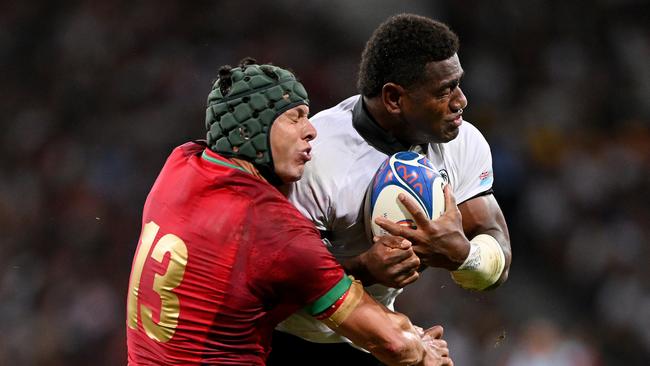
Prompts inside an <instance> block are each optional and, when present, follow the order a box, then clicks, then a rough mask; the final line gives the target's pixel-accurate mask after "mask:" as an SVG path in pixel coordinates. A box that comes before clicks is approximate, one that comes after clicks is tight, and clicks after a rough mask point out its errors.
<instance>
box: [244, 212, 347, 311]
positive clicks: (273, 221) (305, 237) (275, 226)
mask: <svg viewBox="0 0 650 366" xmlns="http://www.w3.org/2000/svg"><path fill="white" fill-rule="evenodd" d="M256 211H257V212H256V216H257V217H258V222H263V227H262V228H261V230H260V231H259V233H258V240H259V241H261V242H263V243H264V246H263V247H262V250H264V252H262V253H259V255H260V257H261V258H260V260H259V261H258V263H261V264H262V266H265V267H267V270H265V271H260V274H261V275H263V278H260V281H259V283H262V284H263V287H262V288H261V290H262V291H265V292H267V293H268V294H269V297H270V298H275V299H276V301H278V302H283V303H292V304H296V305H297V306H299V307H304V306H307V305H311V304H312V303H314V302H316V301H317V300H320V299H321V298H323V297H324V296H325V298H326V299H327V298H328V297H327V296H326V295H327V294H328V293H330V292H331V291H332V290H334V292H333V293H330V295H329V296H330V297H331V296H335V295H336V293H338V291H341V289H343V290H345V291H347V288H346V287H345V286H346V282H345V280H344V281H343V283H341V281H342V279H344V277H345V273H344V271H343V268H342V267H341V265H340V264H339V263H338V262H337V261H336V259H335V258H334V257H333V256H332V254H331V253H330V252H329V251H328V250H327V248H326V247H325V246H324V245H323V243H322V242H321V239H320V235H319V234H318V231H317V230H316V229H315V228H314V226H313V224H312V223H311V222H309V221H308V220H307V219H306V218H304V217H303V216H302V215H301V214H300V213H299V212H298V211H296V209H295V208H294V207H293V206H291V204H290V203H289V202H287V201H286V200H285V201H284V202H279V203H269V204H265V205H262V206H260V207H258V209H257V210H256ZM347 287H349V284H347ZM340 295H342V294H340ZM340 295H339V297H340ZM335 300H336V299H334V301H335ZM322 301H323V300H322ZM322 301H321V303H322ZM324 301H325V302H326V301H327V300H324ZM332 303H333V302H332Z"/></svg>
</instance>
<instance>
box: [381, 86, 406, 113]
mask: <svg viewBox="0 0 650 366" xmlns="http://www.w3.org/2000/svg"><path fill="white" fill-rule="evenodd" d="M404 92H405V90H404V88H403V87H402V86H401V85H399V84H395V83H386V84H384V86H383V87H382V88H381V100H382V102H383V103H384V107H385V108H386V111H388V113H390V114H400V113H401V112H402V104H401V103H402V98H403V96H404Z"/></svg>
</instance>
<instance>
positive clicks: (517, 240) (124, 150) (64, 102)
mask: <svg viewBox="0 0 650 366" xmlns="http://www.w3.org/2000/svg"><path fill="white" fill-rule="evenodd" d="M648 5H649V4H648V2H647V1H642V0H594V1H589V2H587V1H568V0H549V1H542V0H527V1H515V0H505V1H498V2H496V1H479V0H456V1H424V0H422V1H389V0H376V1H372V0H354V1H350V0H328V1H323V0H314V1H297V0H275V1H185V2H180V1H151V0H141V1H135V2H134V1H125V0H114V1H100V0H96V1H62V2H58V1H57V2H54V1H51V2H48V1H42V2H33V1H17V0H7V1H3V2H2V3H0V65H1V70H2V71H1V72H0V83H1V84H0V113H1V116H2V120H1V121H2V122H1V124H0V126H1V127H2V128H1V133H0V142H1V145H0V152H1V155H0V156H1V157H0V254H1V255H0V364H2V365H121V364H125V360H126V347H125V307H126V306H125V297H126V288H127V282H128V276H129V272H130V267H131V260H132V255H133V252H134V249H135V247H136V245H137V240H138V235H139V231H140V220H141V217H140V214H141V209H142V205H143V203H144V200H145V198H146V195H147V193H148V190H149V189H150V187H151V185H152V183H153V181H154V179H155V177H156V175H157V173H158V171H159V169H160V167H161V166H162V164H163V162H164V160H165V159H166V157H167V155H168V153H169V152H170V151H171V149H172V148H173V147H174V146H177V145H179V144H181V143H183V142H185V141H187V140H190V139H195V138H203V136H204V125H203V123H204V122H203V121H204V107H205V100H206V96H207V94H208V92H209V90H210V87H211V84H212V81H213V80H214V79H215V76H216V72H217V69H218V67H219V66H220V65H223V64H236V63H237V62H238V61H239V60H240V59H241V58H243V57H244V56H253V57H255V58H257V59H258V60H259V61H262V62H273V63H275V64H277V65H280V66H286V67H290V68H292V69H293V70H294V71H295V72H296V73H297V74H298V75H299V77H300V78H301V79H302V81H303V83H304V85H305V86H306V87H307V89H308V91H309V94H310V99H311V101H312V106H311V109H312V112H316V111H319V110H321V109H324V108H326V107H329V106H332V105H334V104H335V103H337V102H338V101H339V100H341V99H343V98H345V97H347V96H350V95H352V94H355V93H356V73H357V65H358V62H359V58H360V53H361V50H362V49H363V46H364V44H365V41H366V40H367V39H368V37H369V36H370V34H371V32H372V30H373V29H374V28H375V27H376V26H377V25H378V24H379V23H381V22H382V21H383V20H384V19H385V18H387V17H388V16H390V15H392V14H396V13H399V12H414V13H418V14H421V15H426V16H430V17H433V18H436V19H439V20H442V21H445V22H447V23H448V24H449V25H450V26H451V28H452V29H454V30H455V31H456V32H457V33H458V34H459V35H460V38H461V49H460V52H459V55H460V60H461V63H462V65H463V67H464V69H465V72H466V76H465V78H464V81H463V85H462V87H463V88H464V92H465V94H466V95H467V97H468V100H469V106H468V108H467V110H466V113H465V116H466V119H467V120H468V121H471V122H473V123H474V124H475V125H476V126H478V127H479V129H480V130H481V131H483V133H484V134H485V136H486V137H487V139H488V141H489V142H490V144H491V147H492V153H493V158H494V169H495V191H496V196H497V199H498V200H499V202H500V204H501V206H502V209H503V211H504V212H505V215H506V217H507V220H508V223H509V227H510V232H511V237H512V249H513V253H514V262H513V265H512V268H511V272H510V280H509V281H508V282H507V283H506V284H504V285H503V286H502V287H500V288H499V289H498V290H496V291H493V292H488V293H472V292H466V291H463V290H460V289H459V288H458V287H457V286H456V285H454V284H453V282H452V281H451V280H450V278H449V275H448V273H446V272H445V271H437V270H427V271H426V272H424V275H423V277H422V278H421V280H419V281H418V282H417V283H416V284H414V285H412V286H410V287H408V288H407V289H406V291H405V293H404V295H403V296H401V298H400V299H399V300H398V303H397V309H398V310H400V311H402V312H406V313H407V314H409V315H410V316H411V318H412V319H413V320H414V322H416V323H418V324H420V325H422V326H429V325H433V324H442V325H443V326H445V328H446V336H447V339H448V341H449V342H450V348H451V350H452V355H453V357H454V359H455V360H456V365H459V366H468V365H479V366H482V365H486V366H487V365H503V366H521V365H532V366H546V365H549V366H550V365H554V366H564V365H576V366H587V365H649V364H650V281H649V280H650V249H649V248H650V225H649V224H650V209H649V208H648V204H649V203H650V198H649V196H650V192H649V190H648V186H649V184H650V174H648V172H649V171H650V102H649V101H650V25H649V24H650V6H648Z"/></svg>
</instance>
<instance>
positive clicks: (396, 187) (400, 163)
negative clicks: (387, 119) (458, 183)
mask: <svg viewBox="0 0 650 366" xmlns="http://www.w3.org/2000/svg"><path fill="white" fill-rule="evenodd" d="M443 184H444V179H443V178H442V177H441V176H440V174H439V173H438V172H437V171H436V169H435V168H434V166H433V164H431V162H430V161H429V160H428V159H427V158H426V157H425V156H424V155H421V154H418V153H415V152H412V151H403V152H398V153H396V154H394V155H392V156H390V157H389V158H387V159H386V160H385V161H384V162H383V163H382V164H381V165H380V166H379V169H378V170H377V173H376V174H375V177H374V178H373V180H372V182H371V184H370V186H369V189H368V192H367V194H366V209H365V213H366V228H367V231H369V235H370V231H371V232H372V234H373V235H385V234H386V231H384V230H383V229H382V228H380V227H379V226H378V225H377V224H375V223H374V221H373V220H374V218H376V217H378V216H382V217H385V218H387V219H389V220H391V221H393V222H395V223H397V224H399V225H402V226H408V227H412V228H415V221H414V220H413V217H412V215H411V214H410V212H408V210H407V209H406V207H404V206H403V205H402V203H401V202H400V201H399V200H398V199H397V197H398V195H399V194H400V193H403V194H405V195H407V197H409V198H410V199H411V200H414V201H415V202H416V204H417V206H419V207H420V209H421V210H422V211H423V212H424V213H425V215H426V216H427V217H428V218H429V219H435V218H437V217H438V216H440V215H441V214H442V212H443V211H444V196H443V194H442V185H443Z"/></svg>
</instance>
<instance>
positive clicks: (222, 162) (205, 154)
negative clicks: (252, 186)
mask: <svg viewBox="0 0 650 366" xmlns="http://www.w3.org/2000/svg"><path fill="white" fill-rule="evenodd" d="M201 158H203V159H205V160H207V161H209V162H211V163H215V164H218V165H222V166H227V167H229V168H234V169H239V170H241V171H242V172H246V173H248V172H247V171H246V169H244V168H242V167H240V166H238V165H235V164H230V163H226V162H225V161H221V160H219V159H215V158H213V157H212V156H210V155H208V153H207V152H206V151H205V150H203V154H201Z"/></svg>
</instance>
